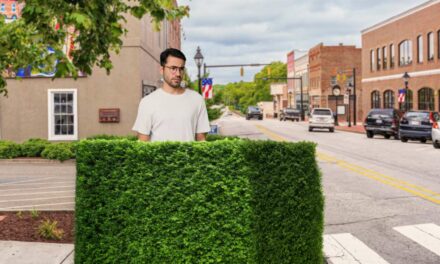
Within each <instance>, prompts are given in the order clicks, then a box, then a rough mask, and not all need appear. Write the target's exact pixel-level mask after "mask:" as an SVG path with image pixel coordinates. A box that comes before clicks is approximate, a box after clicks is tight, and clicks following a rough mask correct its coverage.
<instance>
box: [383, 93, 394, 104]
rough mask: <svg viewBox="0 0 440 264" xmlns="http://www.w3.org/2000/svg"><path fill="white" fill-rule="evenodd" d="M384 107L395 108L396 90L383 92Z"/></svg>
mask: <svg viewBox="0 0 440 264" xmlns="http://www.w3.org/2000/svg"><path fill="white" fill-rule="evenodd" d="M383 108H394V92H393V91H391V90H386V91H385V92H384V93H383Z"/></svg>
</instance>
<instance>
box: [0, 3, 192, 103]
mask: <svg viewBox="0 0 440 264" xmlns="http://www.w3.org/2000/svg"><path fill="white" fill-rule="evenodd" d="M127 13H131V14H132V15H134V16H135V17H138V18H141V17H143V16H144V15H147V14H148V15H149V16H150V17H151V19H152V21H153V23H154V27H155V29H156V30H158V29H159V28H160V23H161V21H163V20H175V19H179V18H182V17H184V16H187V15H188V13H189V8H188V7H187V6H174V1H173V0H148V1H147V0H132V1H124V0H108V1H100V0H87V1H78V0H50V1H47V0H45V1H42V0H26V6H25V8H24V9H23V11H22V19H19V20H17V21H15V22H13V23H8V24H6V23H5V22H4V20H3V19H0V73H1V72H3V71H4V70H6V69H11V70H12V71H14V72H17V70H18V69H19V68H25V67H27V66H29V65H31V66H41V65H47V66H46V68H51V67H53V65H54V62H55V60H57V61H58V64H57V66H56V68H57V72H56V77H64V76H73V77H75V78H76V77H77V76H78V71H82V72H84V73H87V74H91V73H92V69H93V67H94V66H98V67H100V68H104V69H105V70H106V71H107V73H109V72H110V70H111V69H112V67H113V65H112V62H111V59H110V54H111V52H116V53H118V52H119V50H120V49H121V47H122V38H123V36H124V34H126V33H127V30H126V29H125V28H124V26H123V24H124V23H125V22H126V19H125V17H124V16H126V14H127ZM56 22H60V23H61V24H62V25H69V26H74V28H75V29H76V30H78V32H80V34H79V36H78V37H77V38H76V40H75V42H76V43H77V44H78V46H79V47H83V48H80V49H78V50H76V51H74V52H73V54H72V55H73V61H70V60H69V59H68V58H67V57H66V55H65V54H64V53H63V52H62V49H63V44H64V40H65V38H66V30H65V29H63V30H55V29H54V24H55V23H56ZM48 46H50V47H52V48H53V49H54V50H55V52H54V53H52V54H49V53H48V51H47V47H48ZM2 93H3V94H5V95H6V94H7V90H6V82H5V79H4V78H3V77H2V76H1V75H0V94H2Z"/></svg>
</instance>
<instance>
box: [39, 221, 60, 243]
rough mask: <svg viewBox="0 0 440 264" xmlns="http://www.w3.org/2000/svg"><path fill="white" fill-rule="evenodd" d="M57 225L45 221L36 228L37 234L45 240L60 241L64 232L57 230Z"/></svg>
mask: <svg viewBox="0 0 440 264" xmlns="http://www.w3.org/2000/svg"><path fill="white" fill-rule="evenodd" d="M57 225H58V222H57V221H51V220H49V219H46V220H44V221H43V222H42V223H41V224H40V225H39V226H38V234H39V235H40V236H41V237H42V238H45V239H56V240H60V239H61V238H63V235H64V231H63V230H62V229H60V228H57Z"/></svg>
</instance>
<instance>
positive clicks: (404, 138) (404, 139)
mask: <svg viewBox="0 0 440 264" xmlns="http://www.w3.org/2000/svg"><path fill="white" fill-rule="evenodd" d="M400 141H402V142H408V139H407V138H406V137H400Z"/></svg>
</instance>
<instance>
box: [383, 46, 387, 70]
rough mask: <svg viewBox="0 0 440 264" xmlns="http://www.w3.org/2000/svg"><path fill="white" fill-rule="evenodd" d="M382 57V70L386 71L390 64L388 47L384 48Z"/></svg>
mask: <svg viewBox="0 0 440 264" xmlns="http://www.w3.org/2000/svg"><path fill="white" fill-rule="evenodd" d="M382 57H383V63H382V68H383V69H384V70H386V69H387V66H388V65H387V64H388V54H387V47H386V46H385V47H383V48H382Z"/></svg>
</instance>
